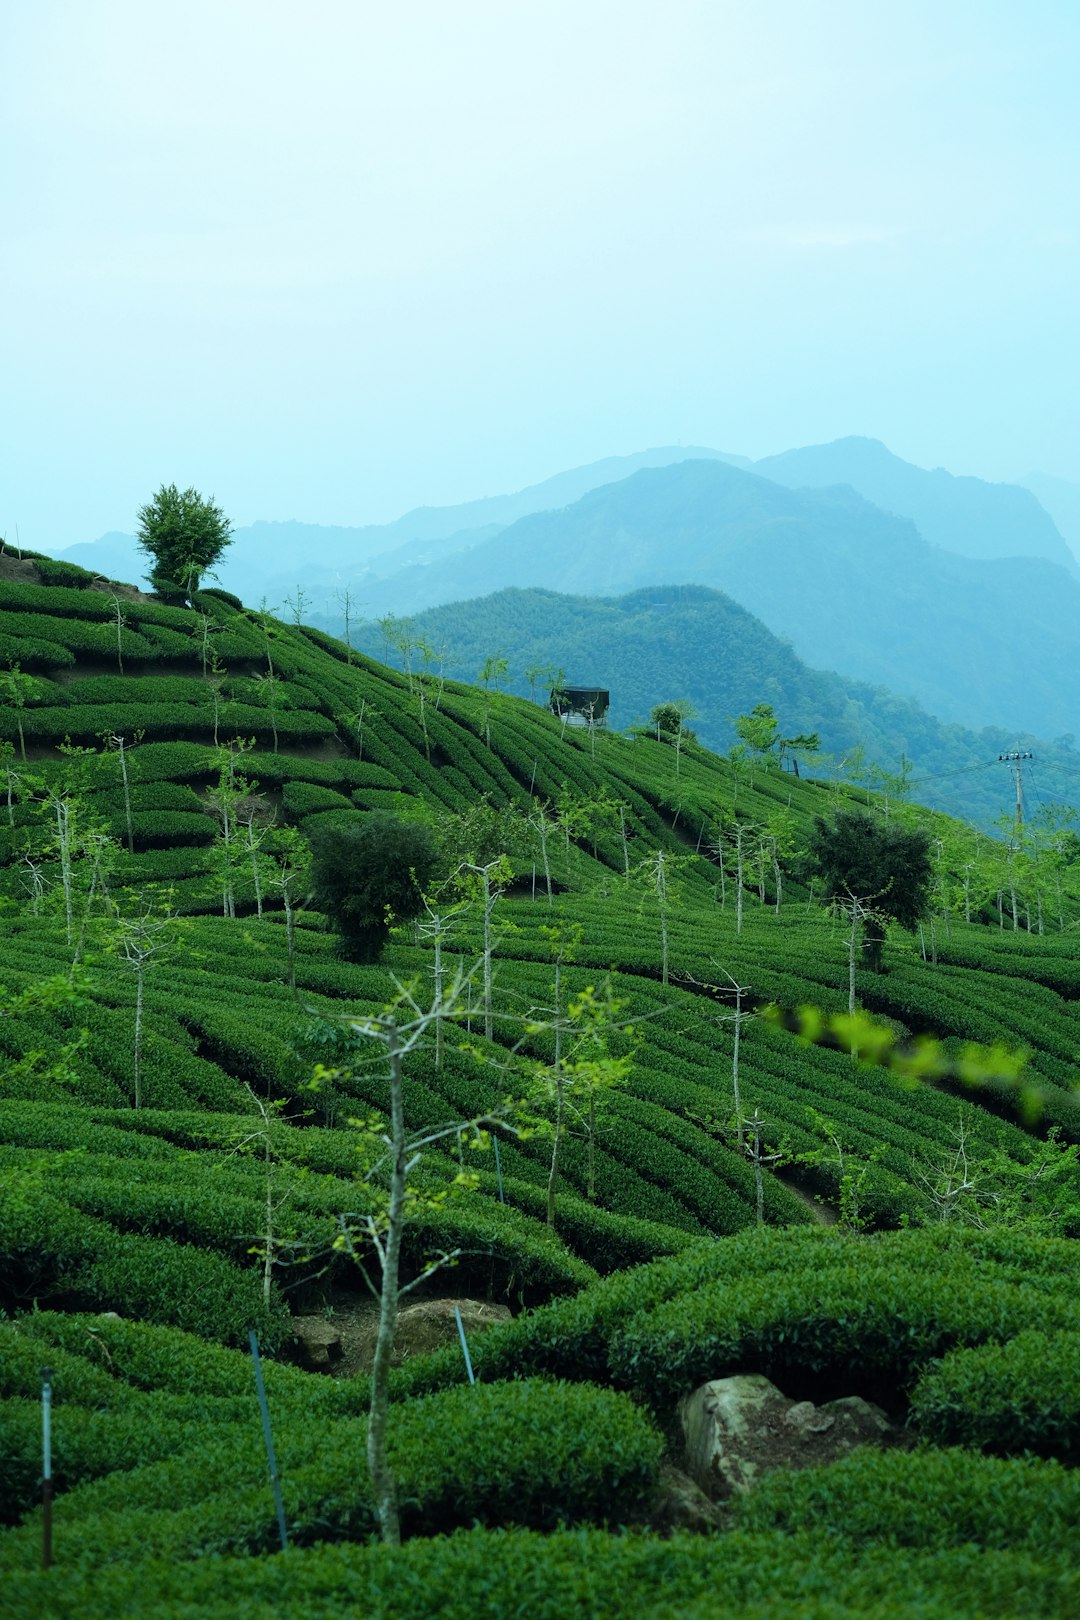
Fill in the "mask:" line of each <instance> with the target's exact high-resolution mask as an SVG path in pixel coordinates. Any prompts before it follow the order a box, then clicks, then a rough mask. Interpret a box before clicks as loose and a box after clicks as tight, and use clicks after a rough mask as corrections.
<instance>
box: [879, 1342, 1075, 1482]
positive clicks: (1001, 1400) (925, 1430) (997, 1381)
mask: <svg viewBox="0 0 1080 1620" xmlns="http://www.w3.org/2000/svg"><path fill="white" fill-rule="evenodd" d="M911 1416H912V1421H913V1422H914V1423H916V1424H917V1425H918V1427H919V1430H920V1431H921V1433H922V1434H923V1435H924V1436H925V1437H926V1439H927V1440H932V1441H934V1443H935V1444H937V1445H941V1446H949V1445H960V1446H972V1447H975V1448H977V1449H978V1450H980V1451H989V1452H994V1453H996V1454H997V1455H998V1456H1004V1457H1008V1456H1015V1455H1016V1454H1017V1453H1018V1452H1024V1451H1031V1452H1035V1453H1036V1454H1037V1455H1038V1456H1040V1457H1058V1458H1060V1460H1061V1461H1062V1462H1066V1463H1073V1464H1076V1463H1080V1332H1064V1333H1054V1332H1043V1331H1041V1330H1039V1329H1035V1328H1032V1329H1030V1330H1029V1331H1027V1332H1024V1333H1018V1334H1017V1335H1016V1337H1015V1338H1013V1339H1010V1340H1009V1342H1008V1343H1007V1344H982V1345H978V1346H976V1347H975V1348H973V1349H968V1350H953V1351H952V1352H951V1353H950V1354H949V1355H947V1356H945V1357H944V1359H943V1360H942V1361H940V1362H939V1363H938V1365H937V1366H936V1367H933V1368H931V1369H930V1371H929V1372H927V1373H925V1374H924V1375H923V1377H922V1378H921V1379H920V1380H919V1382H918V1384H917V1385H916V1387H915V1391H914V1393H913V1395H912V1398H911Z"/></svg>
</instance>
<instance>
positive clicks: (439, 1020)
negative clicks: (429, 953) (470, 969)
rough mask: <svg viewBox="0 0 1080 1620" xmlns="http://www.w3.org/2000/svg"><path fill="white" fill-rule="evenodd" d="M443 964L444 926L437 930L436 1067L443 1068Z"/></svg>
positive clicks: (437, 1068)
mask: <svg viewBox="0 0 1080 1620" xmlns="http://www.w3.org/2000/svg"><path fill="white" fill-rule="evenodd" d="M442 1005H443V965H442V928H441V926H440V927H439V928H437V929H436V932H435V1006H436V1008H437V1011H436V1013H435V1068H436V1070H439V1069H441V1068H442V1061H443V1015H442Z"/></svg>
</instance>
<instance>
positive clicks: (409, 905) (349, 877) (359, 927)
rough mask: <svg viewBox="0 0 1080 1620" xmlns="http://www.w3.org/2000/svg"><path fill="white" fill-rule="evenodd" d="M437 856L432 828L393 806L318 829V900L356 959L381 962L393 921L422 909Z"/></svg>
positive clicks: (314, 880) (314, 879)
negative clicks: (409, 818)
mask: <svg viewBox="0 0 1080 1620" xmlns="http://www.w3.org/2000/svg"><path fill="white" fill-rule="evenodd" d="M437 859H438V857H437V849H436V843H435V838H434V836H433V834H432V832H431V830H430V828H428V827H427V826H426V825H425V824H424V823H423V822H420V821H403V820H401V819H400V818H399V817H398V816H395V815H391V814H390V812H389V811H384V810H379V811H373V812H372V813H371V814H370V815H367V816H365V818H364V820H363V821H360V822H354V823H349V824H347V825H345V826H340V827H333V826H331V827H325V828H323V829H321V830H320V831H319V832H318V833H317V834H316V836H315V837H314V838H313V839H312V863H311V891H312V904H313V905H315V906H316V907H317V908H318V909H319V910H320V911H323V912H325V913H326V915H327V916H328V917H329V918H330V921H331V923H332V924H333V926H334V928H335V930H336V931H337V933H338V936H339V938H340V941H341V950H342V953H343V954H344V955H345V956H347V957H348V958H349V960H350V961H353V962H374V961H376V960H377V959H378V957H379V955H380V953H381V951H382V948H383V946H384V945H385V943H386V939H387V935H388V934H389V932H390V929H391V927H392V925H393V924H394V923H396V922H408V921H409V920H410V919H411V918H413V917H415V916H416V915H417V914H418V913H419V911H420V909H421V907H422V905H423V898H422V897H423V891H424V889H425V888H426V887H427V885H428V884H429V883H430V881H431V878H432V876H433V874H434V872H435V868H436V865H437Z"/></svg>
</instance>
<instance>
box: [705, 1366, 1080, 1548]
mask: <svg viewBox="0 0 1080 1620" xmlns="http://www.w3.org/2000/svg"><path fill="white" fill-rule="evenodd" d="M968 1353H969V1354H970V1353H972V1352H968ZM734 1514H735V1522H736V1524H737V1525H738V1526H739V1527H740V1528H741V1529H744V1530H759V1531H760V1530H782V1531H784V1532H786V1533H787V1534H789V1535H791V1534H795V1533H798V1532H799V1531H809V1532H811V1533H812V1534H814V1535H817V1536H824V1537H827V1538H829V1539H830V1540H836V1539H841V1540H844V1541H850V1542H857V1543H863V1544H866V1545H869V1546H878V1547H881V1546H883V1545H885V1546H893V1547H896V1546H900V1547H962V1546H964V1545H965V1544H968V1543H970V1544H971V1545H973V1546H976V1547H979V1548H1007V1547H1025V1548H1029V1549H1031V1550H1032V1551H1038V1550H1039V1549H1040V1548H1042V1547H1047V1546H1055V1545H1060V1546H1066V1545H1069V1544H1070V1543H1071V1541H1072V1539H1073V1536H1074V1534H1075V1529H1076V1525H1077V1523H1078V1522H1080V1475H1078V1474H1076V1473H1073V1472H1071V1471H1070V1470H1069V1469H1066V1468H1063V1467H1061V1465H1060V1464H1058V1463H1053V1462H1030V1461H1029V1462H1007V1461H1003V1460H1001V1459H998V1458H994V1457H982V1458H979V1457H972V1456H971V1455H970V1453H968V1452H962V1451H916V1452H903V1451H879V1450H876V1449H875V1448H873V1447H869V1446H867V1447H863V1448H861V1449H860V1450H858V1451H855V1452H853V1453H852V1454H851V1456H850V1457H845V1458H844V1459H843V1461H841V1462H837V1463H833V1464H831V1465H830V1466H829V1467H827V1468H807V1469H802V1470H800V1471H798V1472H787V1471H777V1472H776V1473H774V1474H771V1475H769V1476H768V1477H767V1478H766V1479H764V1480H763V1481H762V1483H761V1484H760V1485H759V1486H758V1487H757V1489H756V1490H754V1491H752V1492H750V1493H749V1494H748V1495H746V1496H744V1497H742V1498H740V1499H739V1500H738V1501H737V1502H736V1503H735V1504H734Z"/></svg>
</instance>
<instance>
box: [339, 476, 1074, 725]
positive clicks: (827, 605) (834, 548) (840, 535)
mask: <svg viewBox="0 0 1080 1620" xmlns="http://www.w3.org/2000/svg"><path fill="white" fill-rule="evenodd" d="M665 584H669V585H692V584H696V585H706V586H711V587H713V588H715V589H719V590H723V591H725V592H726V593H727V594H728V595H729V596H731V597H733V598H734V599H735V600H736V601H737V602H739V603H741V605H742V606H744V607H745V608H747V609H749V611H750V612H751V613H753V614H755V615H756V616H757V617H758V618H760V619H762V620H763V621H764V623H765V624H767V625H768V626H769V628H770V629H771V630H773V631H774V632H775V633H776V634H778V635H781V636H785V637H787V638H788V639H790V641H791V642H792V645H793V646H794V648H795V650H796V652H797V653H798V654H799V656H800V657H801V658H804V659H805V660H806V661H807V662H809V663H810V664H812V665H815V666H816V667H819V668H828V669H840V670H843V672H844V673H845V674H846V675H849V676H852V677H854V678H856V679H859V680H864V681H869V682H871V683H872V684H874V685H878V686H886V687H888V688H889V689H890V690H892V691H894V692H896V693H898V694H899V695H901V696H906V697H909V698H913V699H914V700H916V701H917V702H918V703H920V704H922V705H923V706H924V707H926V708H928V709H929V710H930V711H931V712H932V713H934V714H936V715H938V716H939V717H940V718H942V719H943V720H948V721H954V722H958V723H961V724H965V725H998V726H1005V727H1008V728H1009V729H1015V730H1021V731H1033V730H1037V731H1039V733H1040V734H1042V735H1056V734H1059V733H1062V732H1068V731H1071V730H1072V729H1073V726H1074V725H1075V715H1076V713H1077V712H1078V709H1080V669H1078V667H1077V659H1076V646H1077V635H1076V626H1077V623H1078V622H1080V584H1078V583H1077V581H1076V580H1075V579H1074V578H1073V577H1072V575H1070V574H1068V573H1066V571H1065V570H1064V569H1063V568H1060V567H1058V566H1057V565H1056V564H1054V563H1051V562H1048V561H1045V560H1044V559H1042V558H1038V557H1032V558H999V559H989V560H977V559H974V558H969V557H962V556H959V555H957V554H955V553H952V552H948V551H945V550H943V549H942V548H941V547H939V546H934V545H931V544H929V543H928V542H927V541H926V540H924V539H923V538H922V536H921V535H920V534H919V532H918V530H917V529H916V528H915V526H914V524H912V523H911V522H909V521H907V520H906V519H901V518H897V517H894V516H891V515H890V514H888V513H885V512H883V511H881V509H880V508H879V507H876V506H874V505H872V504H871V503H870V502H869V501H867V500H865V499H864V498H863V497H862V496H860V495H858V494H856V493H855V492H854V491H852V490H850V489H847V488H826V489H790V488H787V487H786V486H784V485H781V484H777V483H774V482H772V481H771V480H768V479H764V478H760V477H758V476H757V475H756V474H754V473H748V472H744V471H742V470H741V469H740V468H736V467H732V466H730V465H726V464H723V463H720V462H705V461H687V462H681V463H678V464H677V465H674V466H670V467H665V468H655V469H645V470H643V471H641V472H638V473H635V474H633V475H632V476H631V477H630V478H628V479H624V480H622V482H621V483H618V484H611V485H605V486H603V487H602V488H599V489H595V490H592V491H590V492H589V494H588V495H585V496H583V497H582V499H581V500H580V501H578V502H576V503H575V504H574V505H573V506H571V507H568V508H566V509H565V510H563V511H561V512H540V513H534V514H533V515H532V516H530V517H527V518H522V519H520V520H519V521H518V522H517V523H515V524H513V525H511V527H510V528H508V529H504V530H502V531H501V532H500V533H499V534H497V535H495V536H494V537H493V538H491V539H488V540H486V541H484V542H482V543H481V544H480V545H477V546H474V547H472V548H470V549H469V550H468V551H467V552H464V553H461V554H457V555H455V556H453V557H448V558H446V559H445V560H444V561H443V562H442V563H435V564H430V565H428V566H427V567H426V568H413V569H406V570H403V571H402V572H401V573H400V574H397V575H395V576H392V578H390V579H388V580H384V581H382V582H381V583H380V584H379V585H377V586H376V587H374V588H373V589H372V591H371V592H370V593H369V595H368V597H367V609H368V612H369V614H374V615H378V614H379V613H383V612H387V611H392V612H395V613H398V614H401V613H406V614H408V613H416V612H420V611H423V610H424V609H425V608H429V607H433V606H435V605H436V604H438V603H440V602H444V603H445V602H449V601H453V600H455V599H459V598H461V597H462V596H465V595H467V594H469V592H470V590H471V591H472V592H473V593H474V594H475V593H477V592H480V591H482V592H484V593H487V592H489V591H495V590H500V589H502V588H504V587H506V586H509V585H516V586H521V587H526V586H533V585H540V586H543V587H546V588H548V589H553V590H559V591H562V592H568V593H572V594H587V595H598V596H614V595H621V594H624V593H626V592H630V591H637V590H640V589H642V588H643V587H653V586H660V585H665Z"/></svg>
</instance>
